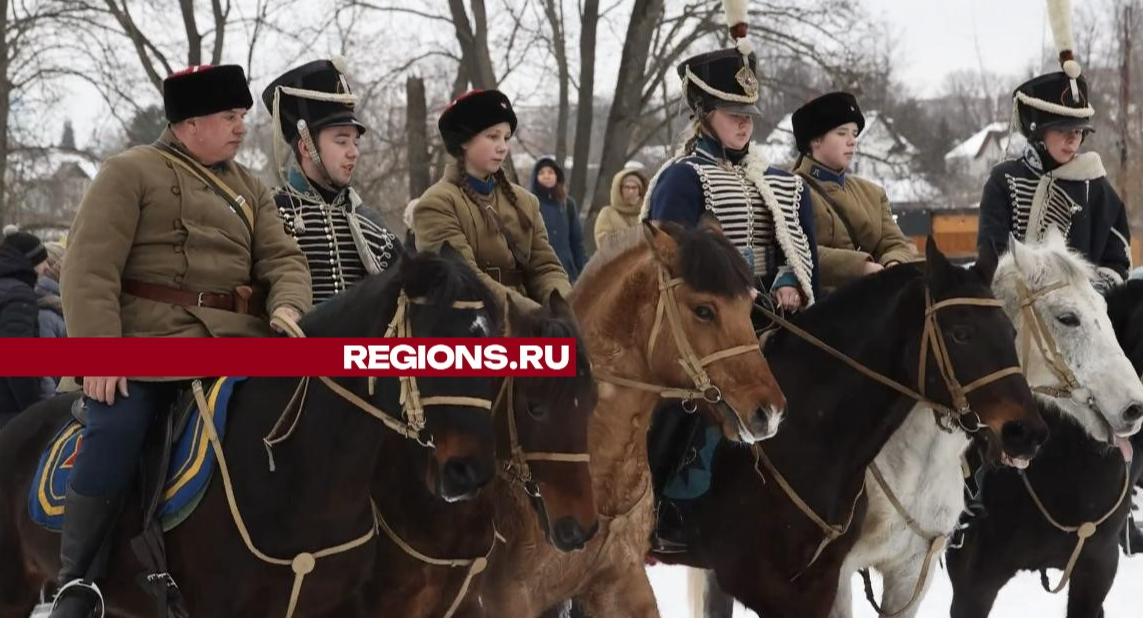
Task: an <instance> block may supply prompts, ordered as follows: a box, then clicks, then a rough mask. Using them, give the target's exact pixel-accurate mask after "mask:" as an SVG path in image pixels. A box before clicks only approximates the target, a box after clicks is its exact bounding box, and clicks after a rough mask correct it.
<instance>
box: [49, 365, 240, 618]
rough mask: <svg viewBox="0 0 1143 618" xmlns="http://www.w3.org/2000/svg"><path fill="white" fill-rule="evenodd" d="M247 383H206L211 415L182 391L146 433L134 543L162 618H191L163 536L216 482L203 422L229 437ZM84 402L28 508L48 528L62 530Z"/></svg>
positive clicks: (58, 439) (55, 445) (78, 403)
mask: <svg viewBox="0 0 1143 618" xmlns="http://www.w3.org/2000/svg"><path fill="white" fill-rule="evenodd" d="M242 380H244V378H223V379H216V380H209V381H207V380H204V381H203V384H204V387H205V389H204V390H205V391H206V392H207V393H210V396H209V397H208V402H209V405H210V407H211V411H212V415H211V416H210V417H204V416H203V415H201V414H200V413H199V409H198V405H197V403H196V402H195V398H194V393H193V391H191V390H190V388H189V387H188V388H186V389H184V390H182V391H181V392H180V393H179V394H178V396H177V397H176V398H175V403H174V404H173V405H172V406H171V408H170V409H169V410H167V411H166V413H163V414H159V415H158V417H157V419H156V422H154V423H153V424H152V425H151V428H150V431H149V433H148V435H147V438H146V441H145V444H144V449H143V453H142V457H141V458H140V465H139V472H138V482H137V483H138V484H137V487H138V490H139V491H138V494H137V495H138V496H139V498H140V504H139V508H140V510H141V512H142V514H143V518H142V521H143V527H142V530H141V531H140V533H139V535H138V536H136V537H134V538H133V539H132V541H131V546H132V549H133V550H134V552H135V554H136V556H137V557H138V559H139V560H140V562H141V563H142V564H143V566H144V567H145V569H146V570H145V571H144V573H142V574H141V575H140V576H139V578H138V582H139V584H140V586H142V587H143V588H144V589H145V590H147V591H148V592H151V593H152V594H153V595H155V596H156V599H157V601H158V606H159V613H158V614H157V615H158V616H160V617H161V618H186V617H187V616H188V614H187V612H186V609H185V607H184V606H183V604H182V600H181V596H180V594H179V589H178V585H177V584H176V583H175V581H174V579H173V578H172V577H171V575H170V573H169V572H168V571H167V560H166V548H165V545H164V536H163V535H164V532H165V531H168V530H170V529H172V528H174V527H175V526H177V525H178V524H180V523H182V521H184V520H185V519H186V518H187V517H189V516H190V514H191V513H193V511H194V509H195V508H196V507H197V506H198V502H199V500H200V499H201V498H202V496H203V495H204V494H205V492H206V488H207V487H208V486H209V484H210V479H211V475H212V470H213V468H214V456H213V452H212V451H211V450H210V448H209V444H208V442H207V438H206V435H205V433H206V431H205V423H206V422H209V420H210V419H213V421H214V424H215V428H216V430H217V431H218V433H219V435H220V436H222V435H224V433H225V427H226V418H227V408H228V403H229V398H230V394H231V393H232V391H233V388H234V385H235V384H237V383H239V382H241V381H242ZM84 402H85V400H84V399H83V398H82V397H77V398H76V400H75V401H74V402H73V403H72V406H71V417H72V418H71V419H69V420H68V422H67V423H66V424H65V425H64V427H63V428H62V429H61V430H60V431H59V433H58V434H57V435H56V436H55V437H54V438H53V439H52V440H51V442H50V443H49V444H48V447H47V449H46V450H45V452H44V454H43V456H42V458H41V461H40V465H39V468H38V472H37V475H36V479H37V481H38V482H35V483H33V486H32V489H31V492H30V495H29V506H30V507H31V511H32V518H33V520H35V521H36V522H37V523H38V524H39V525H41V526H42V527H44V528H47V529H49V530H57V531H58V530H59V529H60V526H62V520H63V517H64V516H65V513H64V496H63V493H64V492H63V490H62V488H64V487H66V485H67V482H68V477H69V475H70V473H71V462H72V461H74V459H75V456H76V454H77V453H78V452H79V450H80V448H81V443H82V437H83V429H84V428H85V427H86V426H87V420H88V419H87V407H86V405H85V403H84Z"/></svg>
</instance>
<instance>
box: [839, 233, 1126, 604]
mask: <svg viewBox="0 0 1143 618" xmlns="http://www.w3.org/2000/svg"><path fill="white" fill-rule="evenodd" d="M1092 274H1093V270H1092V267H1091V265H1090V264H1088V263H1087V262H1086V261H1084V259H1083V258H1081V257H1080V256H1078V255H1077V254H1075V253H1073V252H1071V251H1069V250H1068V248H1067V246H1066V243H1065V241H1064V238H1063V236H1062V235H1061V234H1059V233H1058V232H1056V231H1055V230H1054V229H1053V230H1052V232H1050V233H1049V234H1048V236H1047V238H1046V239H1045V241H1044V242H1043V243H1042V244H1039V245H1031V244H1028V245H1026V244H1023V243H1020V242H1018V241H1016V240H1014V239H1013V240H1012V241H1011V244H1010V250H1009V252H1008V253H1007V254H1005V255H1004V256H1003V257H1002V258H1001V259H1000V263H999V265H998V266H997V270H996V277H995V278H994V279H993V283H992V289H993V292H994V293H995V294H996V297H997V298H999V299H1000V300H1002V301H1003V302H1004V309H1005V312H1006V313H1007V314H1008V316H1009V317H1010V318H1011V319H1012V322H1013V324H1014V325H1015V327H1016V330H1017V337H1018V339H1017V341H1018V344H1019V345H1017V351H1018V352H1019V353H1020V354H1021V364H1022V365H1023V366H1024V368H1025V373H1026V376H1027V379H1028V384H1029V385H1030V386H1031V387H1032V388H1033V390H1034V391H1036V392H1037V397H1039V398H1040V399H1041V400H1045V401H1049V402H1051V403H1053V404H1054V405H1056V406H1057V407H1058V408H1060V410H1062V411H1063V412H1064V413H1066V414H1068V415H1070V416H1071V417H1072V418H1074V419H1075V420H1076V421H1077V422H1079V423H1080V425H1081V426H1082V427H1084V429H1086V430H1087V431H1088V433H1089V434H1091V435H1092V437H1093V438H1095V439H1097V440H1100V441H1103V442H1109V441H1115V442H1116V443H1117V444H1119V445H1120V448H1125V446H1124V445H1126V444H1127V442H1126V440H1125V439H1124V437H1125V436H1130V435H1132V434H1134V433H1135V432H1137V431H1139V428H1140V421H1135V420H1130V419H1129V418H1127V416H1126V415H1125V412H1126V411H1127V410H1128V409H1129V408H1131V407H1132V406H1138V405H1143V383H1140V381H1139V377H1138V376H1136V375H1135V371H1134V369H1132V367H1131V363H1130V362H1129V361H1128V360H1127V357H1126V356H1125V355H1124V353H1123V350H1122V349H1121V348H1120V346H1119V342H1118V341H1117V340H1116V338H1115V331H1114V330H1113V329H1112V326H1111V322H1110V320H1109V319H1108V317H1107V305H1106V303H1105V302H1104V301H1103V297H1101V296H1100V295H1099V293H1098V292H1096V291H1095V289H1094V288H1093V287H1092V286H1091V283H1090V279H1091V278H1092ZM1057 286H1058V287H1057ZM1029 295H1030V297H1031V299H1032V302H1033V303H1034V307H1035V310H1036V311H1037V312H1038V313H1039V315H1040V316H1041V318H1042V324H1043V326H1044V327H1046V330H1047V333H1046V334H1047V335H1048V336H1049V337H1050V338H1051V341H1052V342H1054V344H1053V343H1050V342H1049V343H1044V344H1040V343H1038V342H1037V341H1036V339H1035V337H1032V338H1031V339H1029V340H1028V342H1029V344H1028V345H1027V347H1025V345H1023V342H1024V339H1023V338H1024V337H1028V336H1030V335H1031V333H1032V330H1033V329H1034V328H1035V325H1030V324H1029V323H1027V321H1028V319H1029V315H1030V314H1028V313H1025V312H1024V311H1023V310H1022V308H1023V303H1024V299H1026V298H1029ZM1053 345H1054V347H1055V351H1056V352H1058V356H1056V354H1055V352H1053V351H1052V346H1053ZM1045 350H1047V352H1045ZM1051 356H1056V358H1057V359H1058V361H1062V362H1053V360H1052V359H1051V358H1049V357H1051ZM1062 365H1066V369H1065V368H1064V367H1063V366H1062ZM1069 374H1070V378H1071V379H1070V380H1069V379H1067V378H1068V377H1069ZM1068 381H1070V382H1072V384H1071V386H1070V388H1069V387H1068V386H1069V385H1068V384H1066V382H1068ZM968 445H969V438H968V436H966V435H965V434H964V433H962V432H955V433H947V432H945V431H943V430H942V429H941V428H940V427H938V426H937V424H936V423H935V422H934V420H933V413H932V411H931V410H930V409H928V408H924V407H921V406H918V407H917V408H916V409H914V410H913V412H912V413H911V414H910V415H909V418H908V419H907V420H906V421H905V424H904V425H902V426H901V428H900V429H898V430H897V432H896V433H895V434H893V437H892V438H890V440H889V442H888V443H887V444H886V445H885V448H884V449H883V450H882V451H881V453H880V454H879V455H878V456H877V458H876V459H875V460H874V466H875V467H876V469H877V470H879V471H880V473H881V474H882V475H883V477H884V482H885V486H887V487H889V488H890V490H891V491H892V493H893V494H894V495H895V496H896V498H897V499H898V501H899V502H900V506H901V507H902V510H903V511H904V512H905V513H906V514H907V515H908V517H910V518H911V519H912V521H911V522H910V521H908V520H907V519H906V518H905V516H903V515H902V513H901V511H900V510H898V508H897V507H895V506H894V505H893V503H892V501H891V499H890V498H889V497H888V496H887V494H886V492H885V491H884V490H883V489H882V486H881V485H880V484H879V482H878V481H877V479H876V478H875V477H874V475H873V472H872V469H871V471H870V472H868V473H867V474H866V494H867V495H868V496H869V508H868V512H867V514H866V517H865V522H864V524H863V525H862V527H861V531H860V540H858V542H857V544H856V545H855V546H854V548H853V550H852V551H851V552H850V553H849V556H848V557H847V558H846V560H845V563H844V564H843V566H842V569H841V577H840V580H839V586H838V594H837V600H836V601H834V606H833V610H832V612H831V614H830V615H831V618H849V617H850V616H851V615H852V613H853V590H852V582H853V576H854V574H855V573H857V571H858V570H859V569H863V568H868V567H872V568H873V569H876V570H877V571H878V572H880V573H881V575H882V580H883V582H884V592H883V594H882V598H881V609H882V611H883V612H886V613H888V614H897V615H898V616H900V617H902V618H912V617H913V616H915V615H916V613H917V610H918V608H919V606H920V601H921V599H922V598H923V597H924V595H925V592H926V590H927V588H928V585H929V584H930V583H931V582H932V574H933V573H934V572H935V571H936V569H937V565H936V564H935V562H936V561H937V559H938V558H939V556H940V555H941V554H942V553H943V549H944V543H945V539H946V538H947V537H946V535H948V534H949V533H950V532H952V530H953V528H954V527H955V525H956V523H957V520H958V518H959V516H960V513H961V511H963V510H964V507H965V504H964V491H963V490H964V476H963V474H962V469H961V457H962V455H963V454H964V451H965V449H966V448H967V447H968ZM1006 463H1009V464H1013V465H1017V466H1021V467H1022V466H1026V465H1027V462H1006ZM922 571H926V576H925V577H924V578H922ZM922 579H924V581H923V582H922ZM902 610H904V611H902Z"/></svg>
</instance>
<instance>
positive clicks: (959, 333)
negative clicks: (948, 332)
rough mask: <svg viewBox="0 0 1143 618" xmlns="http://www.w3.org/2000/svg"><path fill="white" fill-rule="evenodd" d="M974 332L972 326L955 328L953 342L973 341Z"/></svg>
mask: <svg viewBox="0 0 1143 618" xmlns="http://www.w3.org/2000/svg"><path fill="white" fill-rule="evenodd" d="M973 334H975V333H974V331H973V329H972V327H971V326H954V327H953V329H952V338H953V341H955V342H957V343H961V344H964V343H968V342H969V341H972V336H973Z"/></svg>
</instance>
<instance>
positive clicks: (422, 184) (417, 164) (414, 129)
mask: <svg viewBox="0 0 1143 618" xmlns="http://www.w3.org/2000/svg"><path fill="white" fill-rule="evenodd" d="M405 99H406V109H407V111H406V112H405V126H406V129H405V131H406V134H407V136H406V140H407V147H408V156H407V158H408V161H409V199H414V198H417V197H420V195H421V194H422V193H424V192H425V191H426V190H427V189H428V188H429V135H428V130H427V127H428V105H427V104H426V102H425V80H423V79H421V78H420V77H410V78H409V79H408V80H407V81H406V82H405Z"/></svg>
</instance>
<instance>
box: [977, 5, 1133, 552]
mask: <svg viewBox="0 0 1143 618" xmlns="http://www.w3.org/2000/svg"><path fill="white" fill-rule="evenodd" d="M1070 10H1071V3H1070V2H1067V1H1065V0H1048V13H1049V21H1050V23H1051V27H1052V35H1053V37H1054V38H1055V42H1056V47H1057V49H1058V50H1059V60H1060V67H1061V68H1062V69H1063V70H1062V71H1056V72H1053V73H1047V74H1044V75H1040V76H1037V77H1034V78H1032V79H1030V80H1028V81H1026V82H1024V83H1023V84H1021V85H1020V86H1019V87H1018V88H1017V89H1016V91H1015V92H1014V93H1013V100H1012V106H1013V110H1012V125H1013V126H1014V127H1015V128H1017V129H1019V131H1020V132H1021V133H1023V134H1024V136H1026V137H1027V138H1028V144H1027V146H1025V148H1024V153H1023V155H1022V156H1021V157H1020V158H1017V159H1011V160H1008V161H1004V162H1002V163H1000V164H998V165H997V166H996V167H994V168H992V174H991V175H990V176H989V178H988V182H987V183H986V184H985V185H984V194H983V195H982V196H981V198H980V228H979V232H978V234H977V239H976V243H977V247H978V249H979V250H981V251H983V250H985V248H986V247H987V246H988V245H989V244H991V245H993V246H995V247H996V248H998V249H1001V250H1003V249H1006V248H1007V247H1008V238H1009V235H1011V236H1013V237H1015V238H1016V239H1017V240H1020V241H1025V242H1036V241H1038V240H1040V239H1042V238H1044V237H1045V236H1046V235H1047V232H1048V229H1049V228H1051V227H1056V228H1058V229H1059V230H1060V231H1061V232H1063V233H1064V235H1065V236H1066V237H1067V242H1068V246H1069V247H1071V248H1072V249H1074V250H1076V251H1079V252H1080V253H1081V254H1083V255H1084V257H1086V258H1087V259H1088V260H1089V261H1090V262H1091V263H1092V264H1094V265H1095V267H1096V268H1095V274H1096V278H1095V280H1094V281H1092V284H1093V285H1095V287H1096V289H1098V290H1100V291H1101V292H1106V291H1107V290H1108V289H1110V288H1112V287H1114V286H1116V285H1119V284H1121V283H1122V282H1123V281H1124V279H1126V278H1127V275H1128V272H1129V271H1130V270H1131V230H1130V229H1129V228H1128V225H1127V211H1126V209H1125V208H1124V206H1123V200H1121V199H1120V198H1119V195H1117V194H1116V193H1115V189H1114V188H1113V187H1112V186H1111V183H1110V182H1108V180H1107V172H1106V171H1105V170H1104V167H1103V162H1102V161H1101V159H1100V157H1099V154H1098V153H1096V152H1084V153H1080V148H1081V147H1082V146H1083V143H1084V141H1085V140H1086V138H1087V136H1088V135H1090V134H1091V133H1092V132H1094V130H1095V129H1094V127H1093V126H1092V118H1094V117H1095V109H1094V108H1093V107H1092V105H1091V99H1090V97H1089V89H1088V84H1087V80H1086V79H1084V77H1083V75H1082V74H1081V72H1080V71H1081V69H1080V64H1079V62H1077V61H1076V59H1075V52H1074V50H1075V41H1074V39H1073V37H1072V27H1071V14H1070ZM981 491H983V487H978V488H977V495H979V492H981ZM970 509H971V510H972V511H980V510H981V507H980V506H979V504H970ZM1125 533H1126V534H1129V535H1130V536H1131V538H1132V543H1131V546H1132V547H1133V548H1134V549H1135V550H1136V551H1138V549H1139V548H1141V547H1143V534H1140V532H1139V531H1138V530H1137V529H1136V528H1135V526H1134V524H1133V522H1132V519H1131V518H1129V519H1128V522H1127V530H1126V531H1125Z"/></svg>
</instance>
